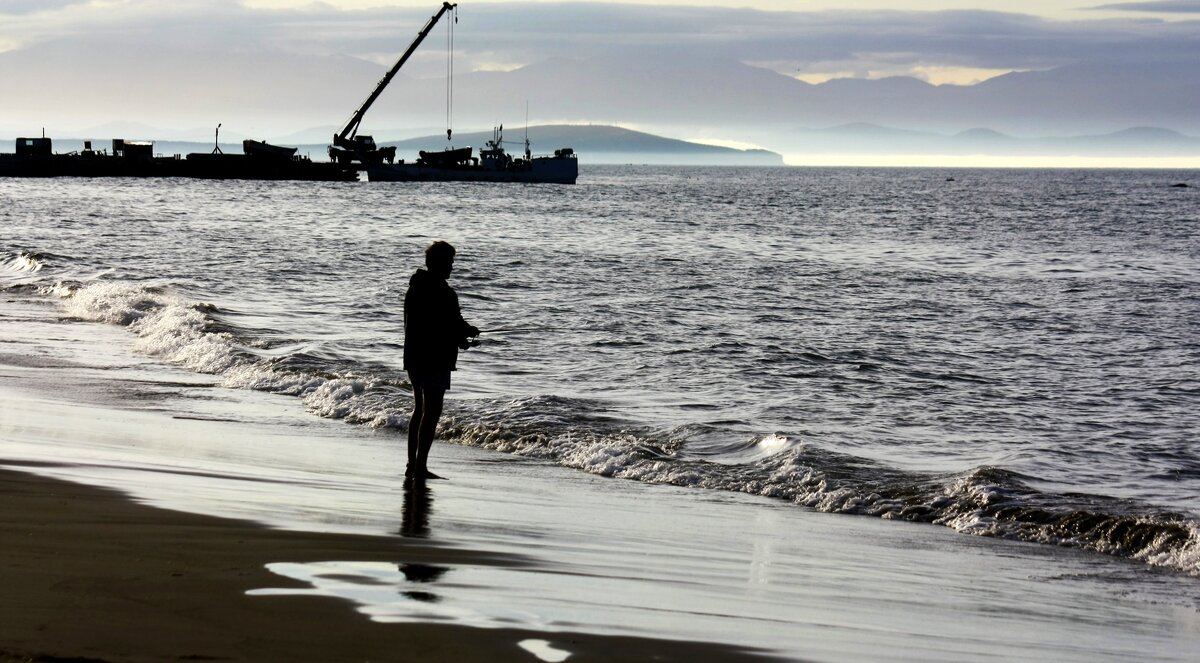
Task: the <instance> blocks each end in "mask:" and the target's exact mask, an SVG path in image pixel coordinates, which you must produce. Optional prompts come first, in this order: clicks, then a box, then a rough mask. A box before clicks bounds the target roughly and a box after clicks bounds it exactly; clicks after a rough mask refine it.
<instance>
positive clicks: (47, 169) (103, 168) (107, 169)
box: [0, 154, 358, 182]
mask: <svg viewBox="0 0 1200 663" xmlns="http://www.w3.org/2000/svg"><path fill="white" fill-rule="evenodd" d="M0 177H192V178H199V179H236V180H308V181H325V182H328V181H333V182H352V181H354V180H356V179H358V173H357V172H356V171H355V170H354V169H350V168H346V167H343V166H339V165H337V164H332V163H316V162H312V161H308V160H295V159H292V160H289V159H269V158H258V157H252V156H246V155H241V154H189V155H188V156H187V158H186V159H179V158H173V157H154V158H152V159H128V158H122V157H117V156H111V155H95V156H90V155H89V156H85V155H77V154H55V155H48V156H25V155H15V154H0Z"/></svg>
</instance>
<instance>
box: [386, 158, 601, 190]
mask: <svg viewBox="0 0 1200 663" xmlns="http://www.w3.org/2000/svg"><path fill="white" fill-rule="evenodd" d="M364 170H365V171H366V173H367V179H368V180H369V181H371V182H527V183H531V184H574V183H575V181H576V180H577V179H578V178H579V162H578V160H577V159H575V158H574V157H537V158H534V159H532V160H530V161H529V162H528V165H524V164H522V167H512V168H489V167H487V166H482V165H480V166H476V165H445V166H442V165H432V164H425V163H396V164H372V165H368V166H365V167H364Z"/></svg>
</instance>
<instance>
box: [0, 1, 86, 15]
mask: <svg viewBox="0 0 1200 663" xmlns="http://www.w3.org/2000/svg"><path fill="white" fill-rule="evenodd" d="M87 1H88V0H4V1H3V2H0V16H20V15H23V14H32V13H35V12H53V11H56V10H59V9H62V8H64V7H69V6H71V5H82V4H86V3H87Z"/></svg>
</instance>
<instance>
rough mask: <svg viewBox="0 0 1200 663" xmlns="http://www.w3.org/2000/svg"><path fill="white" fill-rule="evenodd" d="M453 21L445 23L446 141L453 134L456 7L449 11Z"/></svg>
mask: <svg viewBox="0 0 1200 663" xmlns="http://www.w3.org/2000/svg"><path fill="white" fill-rule="evenodd" d="M451 12H452V13H453V14H454V20H453V21H446V140H450V136H451V135H452V134H453V133H454V26H455V25H457V24H458V5H454V9H453V10H451Z"/></svg>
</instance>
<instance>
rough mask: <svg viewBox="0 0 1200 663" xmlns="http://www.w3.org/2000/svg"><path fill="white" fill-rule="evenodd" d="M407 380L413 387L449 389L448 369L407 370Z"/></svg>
mask: <svg viewBox="0 0 1200 663" xmlns="http://www.w3.org/2000/svg"><path fill="white" fill-rule="evenodd" d="M408 381H409V382H411V383H412V386H413V389H418V388H419V389H422V390H426V389H437V390H439V391H449V390H450V371H409V372H408Z"/></svg>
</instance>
